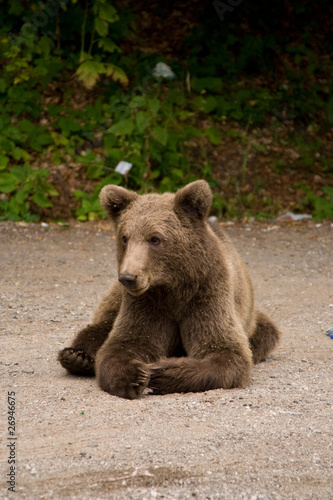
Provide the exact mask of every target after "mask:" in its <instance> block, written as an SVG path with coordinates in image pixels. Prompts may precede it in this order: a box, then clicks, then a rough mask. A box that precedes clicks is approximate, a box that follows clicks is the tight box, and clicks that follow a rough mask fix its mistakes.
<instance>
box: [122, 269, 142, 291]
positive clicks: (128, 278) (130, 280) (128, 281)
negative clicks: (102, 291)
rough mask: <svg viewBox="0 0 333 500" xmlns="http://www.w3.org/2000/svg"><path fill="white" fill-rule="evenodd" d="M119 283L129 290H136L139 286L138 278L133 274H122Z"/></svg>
mask: <svg viewBox="0 0 333 500" xmlns="http://www.w3.org/2000/svg"><path fill="white" fill-rule="evenodd" d="M118 281H120V283H121V284H122V285H124V286H125V287H126V288H128V289H129V290H134V289H135V288H136V286H137V281H138V277H137V276H134V274H131V273H121V274H119V276H118Z"/></svg>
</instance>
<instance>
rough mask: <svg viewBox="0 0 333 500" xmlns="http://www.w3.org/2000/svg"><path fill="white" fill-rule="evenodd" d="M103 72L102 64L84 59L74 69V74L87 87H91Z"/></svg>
mask: <svg viewBox="0 0 333 500" xmlns="http://www.w3.org/2000/svg"><path fill="white" fill-rule="evenodd" d="M103 72H104V64H103V63H100V62H97V61H84V62H83V63H82V64H80V66H79V67H78V69H77V70H76V73H75V74H76V75H77V77H78V79H79V80H81V81H82V82H83V83H84V85H85V86H86V87H87V88H92V87H93V86H94V85H95V83H96V82H97V80H98V78H99V74H100V73H103Z"/></svg>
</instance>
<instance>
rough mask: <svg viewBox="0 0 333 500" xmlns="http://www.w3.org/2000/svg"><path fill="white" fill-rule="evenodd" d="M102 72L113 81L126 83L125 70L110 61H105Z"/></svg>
mask: <svg viewBox="0 0 333 500" xmlns="http://www.w3.org/2000/svg"><path fill="white" fill-rule="evenodd" d="M103 72H104V73H105V74H106V75H107V76H111V77H112V79H113V80H114V81H115V82H120V83H122V84H123V85H127V84H128V78H127V75H126V73H125V71H123V70H122V69H121V68H118V66H115V65H114V64H112V63H106V64H105V65H104V69H103Z"/></svg>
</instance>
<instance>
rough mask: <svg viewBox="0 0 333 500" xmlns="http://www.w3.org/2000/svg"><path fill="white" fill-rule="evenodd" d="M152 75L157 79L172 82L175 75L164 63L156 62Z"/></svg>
mask: <svg viewBox="0 0 333 500" xmlns="http://www.w3.org/2000/svg"><path fill="white" fill-rule="evenodd" d="M153 75H154V76H156V77H157V78H167V79H168V80H173V79H174V78H176V75H175V74H174V72H173V71H172V69H171V68H170V66H168V65H167V64H165V63H164V62H158V63H157V64H156V66H155V68H154V69H153Z"/></svg>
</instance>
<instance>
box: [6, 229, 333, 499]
mask: <svg viewBox="0 0 333 500" xmlns="http://www.w3.org/2000/svg"><path fill="white" fill-rule="evenodd" d="M226 231H227V232H228V233H229V234H230V236H231V237H232V238H233V240H234V242H235V245H236V247H237V248H238V249H239V251H240V253H241V255H242V256H243V257H244V260H245V261H246V263H247V264H248V266H249V269H250V272H251V275H252V278H253V283H254V288H255V295H256V302H257V305H258V306H260V307H261V308H262V309H263V310H264V311H267V312H268V313H270V315H271V316H272V317H273V318H274V319H275V320H276V321H277V323H278V324H279V326H280V328H281V329H282V331H283V333H284V336H283V340H282V342H281V345H280V346H279V348H278V349H277V350H276V351H275V352H274V353H273V355H271V356H270V357H269V359H267V361H266V362H264V363H261V364H260V365H257V366H256V367H255V368H254V370H253V377H252V381H251V383H250V385H249V386H248V387H247V388H246V389H244V390H239V389H235V390H215V391H208V392H205V393H199V394H192V393H190V394H172V395H167V396H152V395H145V396H143V397H142V398H141V399H139V400H134V401H128V400H124V399H120V398H118V397H115V396H110V395H109V394H106V393H104V392H102V391H101V390H100V389H99V388H98V386H97V384H96V381H95V379H89V378H79V377H73V376H69V375H67V374H66V373H65V371H64V370H63V369H62V368H61V366H60V365H59V364H58V363H57V361H56V357H57V352H58V350H59V349H61V348H62V347H65V346H68V345H70V341H71V339H72V337H73V335H74V333H75V332H76V331H77V330H78V329H79V328H81V327H82V326H84V325H85V324H86V323H87V322H89V320H90V318H91V314H92V311H93V308H94V306H95V305H96V303H97V301H98V299H99V297H100V296H101V295H102V294H103V293H104V291H105V290H106V289H107V287H108V285H109V283H110V281H111V280H113V279H114V278H115V276H116V265H115V245H114V233H113V232H112V229H111V226H110V224H109V223H106V222H100V223H85V224H82V223H80V224H77V223H75V224H73V226H71V227H70V228H69V229H64V228H61V227H60V226H58V225H50V226H47V227H43V226H42V225H41V224H32V225H24V224H22V223H21V224H20V223H18V224H14V223H8V222H5V223H0V255H1V266H0V281H1V289H0V298H1V309H0V315H1V326H0V331H1V336H0V341H1V364H0V372H1V387H2V396H1V400H2V404H1V437H2V439H1V469H0V470H1V476H0V481H1V484H0V488H1V489H0V498H2V499H7V498H8V499H12V498H18V499H21V498H22V499H39V498H41V499H51V498H52V499H53V498H54V499H67V498H73V499H81V500H85V499H92V498H93V499H107V498H116V499H118V498H119V499H160V498H164V499H187V498H198V499H219V498H221V499H228V500H238V499H242V500H278V499H281V500H282V499H288V500H293V499H294V500H305V499H311V500H312V499H318V500H328V499H332V498H333V413H332V403H333V384H332V380H333V378H332V375H333V369H332V359H333V340H332V339H330V337H329V336H327V335H326V334H325V330H327V329H328V328H330V327H333V224H332V223H330V222H325V223H322V224H315V223H312V222H308V223H302V224H296V225H292V224H285V223H281V224H277V223H275V222H271V223H251V224H246V225H245V224H239V225H238V224H236V225H229V226H226ZM8 392H10V393H11V392H14V393H15V394H14V395H13V397H14V398H15V415H14V416H15V424H16V425H15V432H14V436H10V435H9V429H8V422H9V421H8V413H7V393H8ZM13 438H16V439H13ZM11 443H12V448H15V449H13V450H12V451H13V452H14V453H15V460H16V463H15V467H16V469H15V491H16V493H12V492H11V491H8V489H7V488H8V486H9V484H7V483H6V481H7V479H8V477H7V474H9V473H10V465H9V464H8V457H9V455H10V450H11V447H10V444H11ZM8 444H9V446H8Z"/></svg>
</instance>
